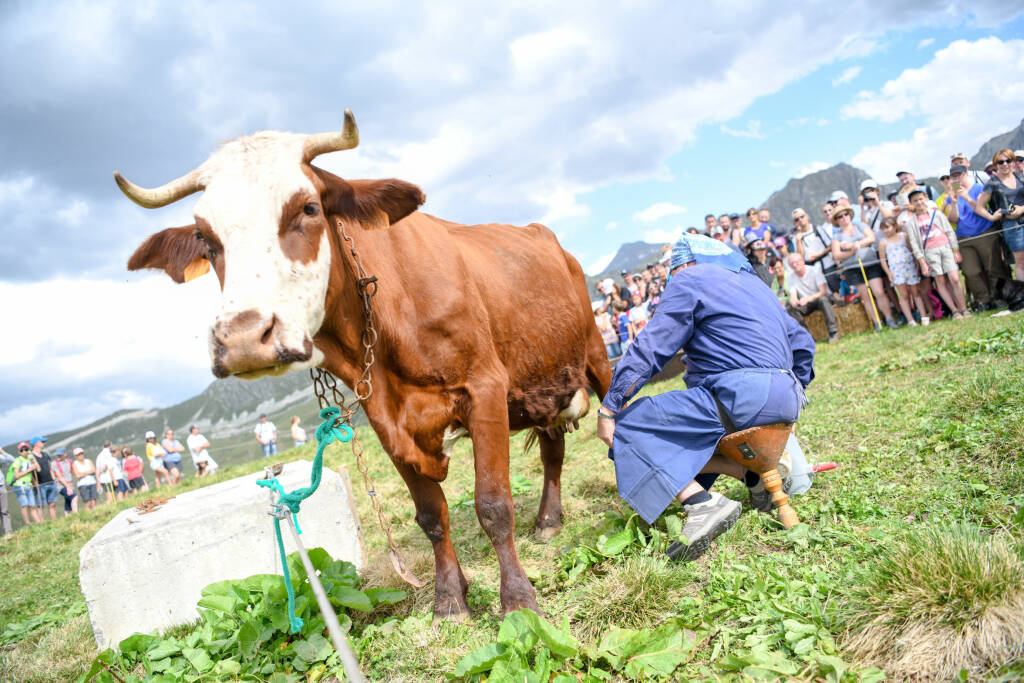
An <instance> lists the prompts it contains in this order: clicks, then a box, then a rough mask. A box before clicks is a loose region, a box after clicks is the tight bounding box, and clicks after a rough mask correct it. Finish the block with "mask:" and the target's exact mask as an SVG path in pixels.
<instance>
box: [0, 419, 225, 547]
mask: <svg viewBox="0 0 1024 683" xmlns="http://www.w3.org/2000/svg"><path fill="white" fill-rule="evenodd" d="M189 431H190V434H189V436H188V438H187V439H186V444H187V446H188V451H189V455H190V456H191V457H192V464H193V466H194V467H195V470H196V476H197V477H206V476H210V475H212V474H213V473H215V472H216V471H217V469H218V466H217V463H216V461H215V460H214V459H213V458H212V457H211V456H210V452H209V447H210V442H209V441H208V440H207V438H206V437H205V436H203V435H202V434H200V433H199V427H197V426H196V425H192V427H191V429H190V430H189ZM145 439H146V441H145V443H146V447H145V456H146V460H147V461H148V462H149V467H150V471H151V472H152V474H153V484H154V486H155V487H156V488H160V486H161V482H162V485H163V486H175V485H177V484H179V483H181V481H182V476H183V475H182V466H181V458H182V454H183V453H184V452H185V447H184V446H182V444H181V442H180V441H178V440H177V439H176V438H174V430H171V429H168V430H166V431H165V432H164V438H163V439H161V440H160V441H157V439H156V434H155V433H154V432H151V431H150V432H146V436H145ZM46 442H47V438H46V437H45V436H35V437H32V438H31V439H29V440H28V441H22V442H21V443H19V444H18V447H17V449H18V455H17V456H12V455H10V454H9V453H7V452H6V451H4V450H3V449H2V448H0V464H2V465H5V466H6V475H5V477H4V478H3V479H2V480H0V518H2V529H3V533H5V534H6V533H10V532H11V524H10V518H9V511H8V509H7V506H8V496H7V489H8V488H10V489H12V490H13V493H14V495H15V498H16V499H17V501H18V506H19V508H20V513H21V519H22V521H23V522H24V523H25V525H26V526H27V525H29V524H39V523H41V522H43V521H44V520H45V519H46V518H47V517H48V518H49V519H51V520H54V519H57V515H58V511H57V503H58V500H59V499H63V503H64V514H65V515H71V514H74V513H76V512H78V511H79V509H85V510H93V509H95V507H96V506H97V505H98V504H99V505H102V504H107V503H114V502H116V501H121V500H125V499H126V498H127V497H129V496H131V495H134V494H136V493H139V492H145V491H149V488H150V486H149V483H148V482H147V481H146V478H145V474H144V472H143V469H144V463H143V460H142V458H140V457H139V456H138V455H136V454H135V450H134V449H133V448H132V447H131V446H130V445H128V444H124V445H120V446H118V445H115V444H113V443H111V442H110V441H109V440H108V441H104V442H103V447H102V448H101V449H100V450H99V452H97V453H96V456H95V459H93V458H90V457H88V454H87V453H86V451H85V449H84V448H81V447H74V448H72V449H71V451H70V453H69V452H68V449H67V448H65V447H63V446H61V447H59V448H55V449H53V453H52V454H51V453H50V452H49V451H47V450H46Z"/></svg>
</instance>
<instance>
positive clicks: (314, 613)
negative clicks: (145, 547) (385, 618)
mask: <svg viewBox="0 0 1024 683" xmlns="http://www.w3.org/2000/svg"><path fill="white" fill-rule="evenodd" d="M309 557H310V560H311V562H312V564H313V567H314V568H315V569H316V570H317V572H318V574H319V578H320V582H321V584H323V587H324V591H325V592H326V593H327V595H328V597H329V598H330V601H331V604H332V605H333V606H334V607H335V608H336V609H338V610H339V614H338V618H339V620H340V621H341V623H342V628H343V629H345V630H348V629H349V627H350V626H351V624H352V620H351V619H350V618H349V617H348V615H347V614H346V613H345V610H348V609H354V610H360V611H370V610H372V609H373V608H374V607H375V606H376V605H389V604H394V603H396V602H398V601H400V600H404V599H405V597H406V595H405V592H404V591H400V590H394V589H390V588H369V589H366V590H365V591H364V590H360V589H359V585H360V578H359V575H358V574H357V573H356V568H355V567H354V566H353V565H352V564H351V563H350V562H342V561H338V560H333V559H331V556H330V555H328V553H327V551H325V550H324V549H323V548H313V549H312V550H310V551H309ZM287 561H288V569H289V571H290V572H291V576H292V582H293V584H294V587H295V613H296V615H297V616H298V617H300V618H301V619H302V620H303V627H302V630H301V632H299V633H290V625H289V622H288V614H287V610H286V609H285V604H286V601H287V593H286V589H285V584H284V579H283V578H282V577H281V576H278V575H276V574H256V575H254V576H250V577H248V578H245V579H241V580H238V581H219V582H217V583H213V584H210V585H209V586H207V587H205V588H204V589H203V590H202V598H201V599H200V600H199V603H198V608H199V621H198V623H197V624H196V625H195V627H194V628H192V629H191V630H190V632H188V633H186V634H183V635H181V636H173V635H169V634H165V635H164V636H158V635H154V634H142V633H136V634H133V635H131V636H129V637H128V638H125V639H124V640H122V641H121V643H120V644H119V645H118V647H117V649H116V650H114V649H107V650H104V651H103V652H101V653H100V654H99V656H97V657H96V659H95V660H94V661H93V663H92V666H91V667H90V669H89V670H88V671H87V672H86V674H85V676H84V677H83V678H82V681H83V683H84V682H86V681H90V680H93V679H94V678H95V679H96V680H97V681H104V682H106V681H111V680H113V677H112V672H118V674H119V675H120V676H121V678H122V679H123V680H125V681H130V680H132V681H137V680H160V681H196V680H209V679H214V680H217V679H234V678H237V677H242V676H251V677H257V678H259V679H261V680H262V679H266V680H271V681H273V680H281V681H284V680H299V678H298V675H299V674H301V675H302V676H303V677H304V679H305V680H310V681H316V680H319V679H320V678H321V677H323V676H325V675H327V674H331V675H340V674H339V672H340V671H341V663H340V661H339V659H338V655H337V653H335V651H334V647H333V645H332V644H331V642H330V641H329V640H328V639H327V638H326V630H325V629H326V624H325V621H324V619H323V617H322V616H321V615H320V614H319V610H318V609H316V597H315V595H314V594H313V587H312V584H311V583H310V582H309V578H308V577H307V575H306V572H305V569H304V568H303V566H302V561H301V559H300V558H299V555H298V553H297V552H296V553H292V554H291V555H289V556H288V558H287ZM126 676H127V678H126ZM275 676H276V677H277V678H276V679H275ZM140 677H145V678H140Z"/></svg>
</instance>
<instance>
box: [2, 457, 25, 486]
mask: <svg viewBox="0 0 1024 683" xmlns="http://www.w3.org/2000/svg"><path fill="white" fill-rule="evenodd" d="M22 462H24V458H22V457H21V456H18V457H17V458H15V459H14V462H12V463H11V465H10V467H8V468H7V479H6V481H7V485H8V486H11V485H13V484H14V479H15V477H14V475H15V470H17V469H18V467H20V466H21V463H22Z"/></svg>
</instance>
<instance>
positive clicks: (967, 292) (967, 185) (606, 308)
mask: <svg viewBox="0 0 1024 683" xmlns="http://www.w3.org/2000/svg"><path fill="white" fill-rule="evenodd" d="M896 179H897V180H898V181H899V185H898V186H897V188H896V189H895V190H893V191H892V192H889V193H888V194H887V195H886V196H884V197H883V196H882V191H881V187H880V185H879V184H878V183H877V182H875V181H874V180H871V179H868V180H865V181H864V182H863V183H861V186H860V191H859V193H858V194H857V197H856V201H855V202H852V201H851V200H850V197H849V195H847V193H846V192H844V191H843V190H835V191H833V192H832V193H831V194H829V196H828V198H827V199H825V200H824V201H823V202H822V204H821V205H820V207H819V209H818V210H819V212H820V216H821V219H822V221H821V222H820V223H815V222H814V219H813V218H812V216H811V213H810V212H809V211H808V210H807V209H805V208H804V207H798V208H796V209H794V210H793V213H792V217H791V222H787V223H782V224H779V225H776V224H774V223H772V217H771V213H770V211H769V210H768V209H755V208H750V209H748V210H747V211H746V213H745V215H744V216H741V215H740V214H738V213H723V214H720V215H718V216H717V217H716V216H715V215H713V214H708V215H706V216H705V217H704V225H703V226H701V227H699V228H697V227H691V228H688V229H687V232H689V233H694V234H703V235H706V236H708V237H711V238H712V239H717V240H720V241H722V242H724V243H725V244H727V245H729V246H731V247H732V248H733V249H735V250H736V251H738V252H740V253H741V254H743V255H744V256H746V258H747V259H748V260H749V261H750V264H751V267H752V268H753V270H754V272H755V273H756V274H757V275H758V276H759V277H760V278H761V279H762V280H763V281H764V283H765V284H766V285H768V286H769V287H771V288H772V289H773V290H774V291H775V292H776V293H777V294H778V297H779V299H780V301H781V303H782V305H784V306H785V308H786V310H787V311H788V312H789V313H790V315H792V316H793V317H794V318H795V319H796V320H798V321H799V322H800V323H801V324H806V323H805V320H804V317H805V316H807V315H809V314H811V313H813V312H814V311H821V313H822V316H823V318H824V320H825V324H826V328H827V330H828V335H829V341H830V342H831V341H836V340H837V339H838V338H839V326H838V322H837V318H836V314H835V309H834V306H837V305H840V306H842V305H846V304H851V303H855V302H858V301H859V302H860V304H861V305H862V306H863V307H864V312H865V314H866V315H867V319H868V321H869V323H870V324H871V325H873V327H874V329H875V330H876V331H880V330H882V329H883V327H887V328H896V327H899V326H901V325H909V326H917V325H928V324H929V323H930V322H931V321H932V320H934V319H941V318H951V319H953V320H958V319H961V318H966V317H970V316H971V315H972V312H980V311H989V310H994V309H997V308H1001V307H1004V306H1006V304H1007V302H1006V301H1005V300H1004V299H1002V298H1001V293H1000V289H999V286H998V284H999V283H1000V282H1007V281H1010V280H1012V279H1015V280H1024V150H1017V151H1016V152H1014V151H1013V150H1009V149H1002V150H999V151H998V152H997V153H996V154H995V155H994V156H993V157H992V161H991V162H990V163H988V164H986V166H985V168H984V169H971V168H970V163H969V161H968V159H967V156H966V155H964V154H962V153H956V154H953V155H951V157H950V168H949V172H948V173H944V174H942V176H940V177H939V183H940V184H941V186H942V190H943V191H942V192H941V193H937V192H936V190H935V189H933V188H932V187H931V186H929V185H926V184H921V183H919V182H918V181H917V178H916V177H915V175H914V174H913V173H912V172H911V171H908V170H899V171H897V172H896ZM936 195H937V196H936ZM744 218H745V219H746V220H745V222H744ZM670 249H671V245H666V246H665V247H664V248H663V250H662V256H661V258H660V259H659V260H658V262H657V263H648V264H647V265H646V266H645V267H644V268H643V270H641V271H640V272H639V273H631V272H629V271H625V270H624V271H622V273H621V274H620V276H621V278H622V281H621V282H616V281H614V280H613V279H612V278H607V279H605V280H602V281H601V282H600V283H598V285H597V291H598V294H599V295H600V297H601V300H599V301H596V302H594V316H595V320H596V322H597V326H598V329H599V330H600V331H601V334H602V336H603V338H604V342H605V346H606V348H607V350H608V356H609V357H610V358H616V357H618V356H620V355H621V354H622V353H623V352H625V350H626V348H628V346H629V344H630V343H631V342H632V341H633V340H634V339H635V338H636V335H637V334H639V333H640V331H641V330H642V329H643V328H644V326H645V325H646V324H647V321H648V320H649V319H650V317H651V315H653V314H654V311H655V310H656V309H657V306H658V302H659V301H660V299H661V292H662V290H663V289H664V287H665V286H666V285H667V284H668V273H667V272H666V267H665V264H666V263H667V261H668V258H669V252H670ZM961 275H963V278H962V279H961ZM964 283H966V289H965V286H964Z"/></svg>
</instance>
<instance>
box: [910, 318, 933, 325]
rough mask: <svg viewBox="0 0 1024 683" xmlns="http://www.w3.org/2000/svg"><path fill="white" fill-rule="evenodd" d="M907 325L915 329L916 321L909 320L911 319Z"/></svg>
mask: <svg viewBox="0 0 1024 683" xmlns="http://www.w3.org/2000/svg"><path fill="white" fill-rule="evenodd" d="M925 324H926V325H927V324H928V323H925ZM907 325H908V326H909V327H917V321H916V320H914V319H913V318H911V319H910V322H908V323H907Z"/></svg>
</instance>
